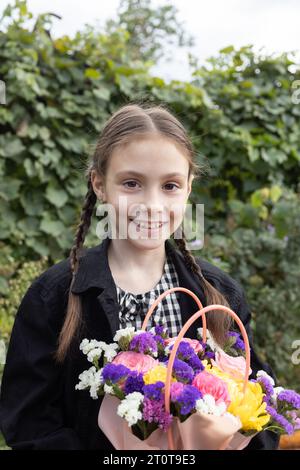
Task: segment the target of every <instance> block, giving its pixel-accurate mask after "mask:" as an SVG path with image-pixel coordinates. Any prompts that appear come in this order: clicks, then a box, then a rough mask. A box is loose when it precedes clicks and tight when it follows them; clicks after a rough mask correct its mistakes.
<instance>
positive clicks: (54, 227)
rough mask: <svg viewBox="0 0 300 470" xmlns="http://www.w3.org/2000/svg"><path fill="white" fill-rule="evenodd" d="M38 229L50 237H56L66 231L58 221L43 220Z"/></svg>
mask: <svg viewBox="0 0 300 470" xmlns="http://www.w3.org/2000/svg"><path fill="white" fill-rule="evenodd" d="M40 229H41V230H42V231H43V232H45V233H47V234H48V235H52V237H58V236H59V235H61V234H62V233H63V232H64V231H65V230H66V227H65V226H64V224H63V223H62V222H60V221H59V220H57V221H53V220H48V219H44V220H42V222H41V224H40Z"/></svg>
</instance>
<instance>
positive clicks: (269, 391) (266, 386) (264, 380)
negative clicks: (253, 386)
mask: <svg viewBox="0 0 300 470" xmlns="http://www.w3.org/2000/svg"><path fill="white" fill-rule="evenodd" d="M254 382H258V383H259V384H260V386H261V388H262V390H263V392H264V393H265V394H266V396H265V397H264V402H266V403H267V404H268V405H269V404H270V403H271V397H272V395H273V393H274V388H273V385H272V383H271V381H270V380H269V379H268V377H265V376H264V375H261V376H259V377H258V378H257V379H256V380H254Z"/></svg>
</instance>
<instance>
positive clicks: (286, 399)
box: [277, 390, 300, 410]
mask: <svg viewBox="0 0 300 470" xmlns="http://www.w3.org/2000/svg"><path fill="white" fill-rule="evenodd" d="M278 401H280V402H282V403H280V404H283V405H290V406H291V407H292V408H293V409H294V410H299V409H300V395H299V393H297V392H295V391H294V390H282V392H280V393H279V394H278V396H277V402H278Z"/></svg>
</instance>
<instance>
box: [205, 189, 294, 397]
mask: <svg viewBox="0 0 300 470" xmlns="http://www.w3.org/2000/svg"><path fill="white" fill-rule="evenodd" d="M272 198H273V199H272ZM231 207H232V214H231V215H230V216H229V217H228V219H227V226H226V228H224V227H223V228H222V229H221V231H220V232H219V233H218V234H217V228H216V230H215V235H212V236H208V238H207V240H206V244H205V247H204V250H202V251H201V252H200V256H206V257H207V258H208V259H210V260H211V261H212V262H213V263H215V264H218V265H219V266H220V267H221V268H222V269H224V270H226V271H227V272H229V273H230V275H232V276H233V277H234V278H235V279H237V280H239V282H240V283H241V285H242V286H243V287H244V289H245V291H246V294H247V299H248V302H249V305H250V307H251V311H252V315H253V329H254V333H255V342H256V344H257V345H258V351H259V353H260V355H261V357H262V359H263V360H266V361H267V362H269V363H270V364H271V366H272V367H273V369H274V371H275V373H276V375H277V376H278V380H279V381H281V383H283V384H284V385H286V386H289V387H294V388H296V389H297V388H298V389H299V371H298V369H299V365H296V364H293V363H292V359H291V356H292V353H293V352H294V350H293V349H292V344H293V342H294V341H295V340H299V339H300V323H299V311H300V290H299V285H300V270H299V259H300V244H299V238H300V195H299V194H294V193H293V192H291V191H289V190H285V191H283V192H279V191H278V188H277V190H276V187H273V188H263V189H262V190H260V191H258V192H256V193H254V194H253V195H252V197H251V198H250V202H249V203H241V202H240V201H232V203H231Z"/></svg>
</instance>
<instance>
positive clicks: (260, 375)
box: [256, 370, 275, 387]
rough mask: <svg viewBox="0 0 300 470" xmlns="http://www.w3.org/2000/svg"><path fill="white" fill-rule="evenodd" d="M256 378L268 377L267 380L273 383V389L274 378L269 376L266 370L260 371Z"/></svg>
mask: <svg viewBox="0 0 300 470" xmlns="http://www.w3.org/2000/svg"><path fill="white" fill-rule="evenodd" d="M256 377H266V378H267V379H269V381H270V382H271V384H272V385H273V387H274V385H275V382H274V379H273V377H271V376H270V375H269V374H267V372H265V371H264V370H259V371H258V372H257V374H256Z"/></svg>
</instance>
